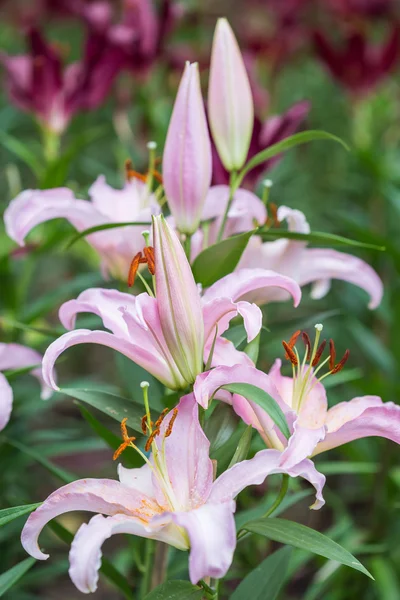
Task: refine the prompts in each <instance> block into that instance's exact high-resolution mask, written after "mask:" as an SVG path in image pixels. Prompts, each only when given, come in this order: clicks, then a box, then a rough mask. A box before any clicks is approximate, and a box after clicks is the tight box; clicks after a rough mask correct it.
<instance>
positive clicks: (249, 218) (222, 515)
mask: <svg viewBox="0 0 400 600" xmlns="http://www.w3.org/2000/svg"><path fill="white" fill-rule="evenodd" d="M207 114H208V119H207V116H206V111H205V108H204V105H203V101H202V95H201V90H200V81H199V72H198V67H197V65H196V64H187V65H186V67H185V71H184V74H183V77H182V81H181V84H180V87H179V91H178V95H177V98H176V102H175V106H174V109H173V112H172V117H171V121H170V125H169V130H168V133H167V137H166V143H165V149H164V156H163V176H162V178H161V177H160V175H159V173H158V172H156V171H154V168H153V167H154V164H150V166H149V171H148V173H147V174H146V175H145V176H143V175H140V174H137V173H135V172H134V171H133V170H132V169H131V168H130V166H129V165H128V171H127V173H128V181H127V183H126V185H125V187H124V189H123V190H114V189H112V188H110V187H109V186H108V185H107V184H106V183H105V181H104V179H103V178H100V179H99V180H97V182H96V183H95V184H94V186H92V188H91V190H90V196H91V200H92V202H88V201H85V200H80V199H76V198H75V197H74V196H73V194H72V193H71V192H70V191H69V190H67V189H58V190H47V191H45V192H43V191H37V190H36V191H32V190H28V191H25V192H23V193H22V194H20V195H19V197H18V198H16V199H15V200H14V201H13V202H12V203H11V204H10V206H9V208H8V209H7V211H6V215H5V223H6V228H7V231H8V234H9V235H10V237H12V238H13V239H14V240H16V241H17V242H18V243H20V244H23V243H24V239H25V237H26V235H27V234H28V233H29V231H30V230H31V229H32V228H33V227H34V226H35V225H37V224H39V223H42V222H44V221H47V220H49V219H51V218H57V217H64V218H66V219H68V220H69V221H70V222H71V223H72V225H73V226H74V227H75V228H76V229H77V230H78V231H81V232H84V231H85V229H87V228H91V227H96V228H98V226H100V225H102V224H106V225H107V227H108V229H104V230H96V231H94V232H91V233H90V234H89V237H88V241H89V243H90V244H91V245H92V246H93V247H94V248H95V249H96V250H97V252H98V253H99V255H100V257H101V260H102V267H103V271H104V273H107V275H108V276H109V275H111V276H114V277H119V278H121V279H125V280H126V279H129V284H130V285H131V286H133V285H134V284H135V283H137V282H138V280H139V281H141V282H142V284H143V286H144V288H142V289H144V290H145V291H140V290H139V289H138V287H133V290H132V291H133V293H130V291H129V290H128V291H127V292H122V291H117V290H114V289H103V288H93V289H87V290H85V291H83V292H82V293H81V294H80V295H79V296H78V297H77V298H76V299H71V300H69V301H67V302H65V303H64V304H63V305H62V306H61V307H60V310H59V317H60V321H61V323H62V324H63V326H64V327H65V328H66V329H67V330H68V331H67V332H66V333H64V334H63V335H61V336H60V337H59V338H58V339H56V340H55V341H54V342H53V343H52V344H50V346H49V347H48V348H47V350H46V352H45V354H44V356H43V361H42V377H43V382H44V385H45V386H46V387H45V390H48V389H53V390H58V387H57V382H56V379H55V376H54V365H55V362H56V360H57V359H58V357H59V356H60V355H61V354H62V353H63V352H64V351H65V350H67V349H68V348H70V347H72V346H75V345H78V344H100V345H103V346H108V347H109V348H112V349H113V350H116V351H118V352H120V353H122V354H123V355H125V356H126V357H128V358H129V359H130V360H132V361H133V362H134V363H136V364H137V365H139V366H141V367H142V368H144V369H145V370H146V371H147V372H148V373H149V374H151V375H152V376H153V377H155V378H156V379H158V380H159V381H160V382H161V383H162V384H163V385H164V386H165V387H166V388H167V390H169V391H174V392H177V394H178V396H179V398H180V399H179V400H178V403H177V405H176V406H175V407H173V408H172V409H170V410H168V409H165V410H164V411H162V412H161V414H159V415H157V418H155V419H154V420H153V419H152V415H151V414H150V409H149V397H148V395H149V393H150V394H151V389H150V391H149V389H148V388H149V384H148V383H146V382H142V388H143V397H144V408H145V415H144V417H143V420H142V432H143V436H142V437H141V439H139V440H136V438H135V437H134V436H133V435H131V434H130V432H129V431H128V425H129V422H128V423H127V420H126V419H124V420H123V421H122V423H121V433H122V444H121V446H120V447H119V448H118V450H117V451H116V452H115V454H114V458H115V459H116V460H117V459H119V458H120V456H121V455H122V454H123V452H124V450H125V449H126V448H128V447H130V448H133V449H134V450H135V451H136V452H137V453H138V454H139V455H140V456H141V457H142V459H143V462H144V464H143V466H142V467H141V468H137V469H126V468H124V467H123V466H122V465H119V466H118V475H119V481H114V480H109V479H82V480H79V481H75V482H73V483H70V484H68V485H66V486H64V487H62V488H61V489H59V490H57V491H55V492H53V493H52V494H51V495H50V496H49V497H48V498H47V499H46V500H45V501H44V502H43V504H42V505H41V506H40V507H39V508H38V509H37V510H35V511H34V512H33V513H32V514H31V516H30V517H29V518H28V521H27V523H26V525H25V527H24V529H23V532H22V544H23V546H24V548H25V550H26V551H27V552H28V553H29V554H31V556H33V557H35V558H36V559H38V560H45V559H46V558H48V554H45V553H44V552H42V550H41V549H40V548H39V546H38V536H39V534H40V532H41V530H42V529H43V527H44V526H45V525H46V524H47V523H48V522H49V521H50V520H51V519H53V518H55V517H57V516H59V515H61V514H63V513H66V512H70V511H75V510H79V511H89V512H92V513H96V515H95V516H94V517H93V518H92V519H91V520H90V521H89V523H88V524H83V525H82V526H81V527H80V528H79V530H78V532H77V533H76V535H75V538H74V541H73V543H72V546H71V551H70V576H71V579H72V581H73V582H74V584H75V585H76V587H77V588H78V589H79V590H80V591H82V592H83V593H89V592H93V591H95V590H96V587H97V580H98V570H99V567H100V564H101V547H102V544H103V543H104V542H105V540H107V539H108V538H110V537H111V536H112V535H113V534H117V533H129V534H132V535H136V536H140V537H146V538H149V539H152V540H159V541H161V542H165V543H168V544H170V545H172V546H174V547H175V548H178V549H180V550H189V552H190V556H189V574H190V579H191V581H192V583H197V582H198V581H200V580H202V579H203V578H207V577H212V578H216V579H218V578H221V577H223V576H224V575H225V574H226V573H227V571H228V569H229V567H230V565H231V562H232V560H233V554H234V551H235V547H236V541H237V535H236V529H235V521H234V513H235V510H236V504H235V499H236V497H237V496H238V494H239V493H240V492H241V491H242V490H243V489H244V488H246V487H247V486H250V485H257V484H261V483H263V482H264V481H265V479H266V478H267V477H268V476H269V475H270V474H273V473H281V474H285V475H287V476H290V477H301V478H303V479H305V480H306V481H308V482H309V483H311V484H312V485H313V486H314V488H315V502H314V503H313V504H312V506H311V508H313V509H319V508H321V507H322V506H323V504H324V499H323V496H322V490H323V486H324V483H325V477H324V476H323V475H322V474H321V473H319V472H318V471H317V469H316V467H315V466H314V463H313V461H312V460H311V459H312V458H313V457H314V456H315V455H317V454H319V453H321V452H323V451H326V450H329V449H331V448H335V447H337V446H339V445H341V444H343V443H346V442H349V441H352V440H354V439H357V438H360V437H367V436H381V437H385V438H388V439H390V440H392V441H394V442H396V443H398V444H399V443H400V408H399V407H398V406H396V405H395V404H393V403H391V402H389V403H383V402H382V400H381V399H380V398H378V397H375V396H364V397H361V398H354V399H353V400H351V401H350V402H347V403H346V402H345V403H341V404H339V405H337V406H335V407H333V408H331V409H328V401H327V396H326V391H325V388H324V386H323V383H322V382H323V381H324V379H325V378H326V377H327V376H328V375H329V376H332V377H334V376H335V375H336V373H338V372H339V371H340V370H341V369H342V368H343V367H344V365H345V363H346V361H347V359H348V356H349V353H348V352H346V353H345V354H344V356H343V357H342V358H341V359H337V357H336V348H335V344H334V342H333V341H332V340H331V341H330V343H329V354H328V356H326V357H325V358H324V352H325V349H326V342H325V341H322V342H321V333H322V330H323V328H322V325H320V324H317V325H316V337H315V341H314V342H312V340H311V338H310V336H309V335H308V333H307V332H301V331H297V332H296V333H295V334H293V336H292V337H291V338H290V339H289V341H284V342H283V348H284V356H285V358H286V360H287V361H288V362H289V364H290V365H291V367H292V377H287V376H284V375H281V361H280V359H279V358H278V359H277V360H276V361H275V363H274V364H273V367H272V369H271V370H270V372H269V373H268V374H267V373H264V372H262V371H260V370H258V369H257V367H256V364H255V362H254V360H253V359H252V358H251V356H249V353H246V352H244V351H243V352H242V351H240V350H238V349H237V348H236V347H235V345H234V344H233V343H232V342H231V341H230V340H229V339H228V337H227V336H226V334H227V331H228V329H229V326H230V322H231V320H232V319H234V318H239V319H241V320H242V321H243V324H244V329H245V331H246V337H247V342H248V343H251V342H254V341H256V340H257V338H258V336H259V334H260V331H261V328H262V318H263V315H262V312H261V309H260V306H262V305H264V304H266V303H269V302H277V301H284V300H286V299H287V298H288V297H291V298H292V300H293V303H294V305H295V307H296V306H297V305H298V304H299V302H300V300H301V286H304V285H307V284H309V283H312V284H313V292H312V293H313V296H314V298H320V297H322V296H323V295H324V294H326V293H328V291H329V287H330V282H331V280H332V279H342V280H344V281H347V282H350V283H352V284H355V285H358V286H359V287H361V288H363V289H364V290H365V291H366V292H367V293H368V294H369V297H370V304H369V306H370V308H376V307H377V306H378V305H379V303H380V301H381V298H382V293H383V288H382V283H381V280H380V278H379V276H378V275H377V274H376V273H375V271H374V270H373V269H372V268H371V267H370V266H369V265H367V264H366V263H364V262H363V261H361V260H360V259H359V258H356V257H352V256H349V255H347V254H343V253H340V252H336V251H333V250H322V249H314V248H313V249H310V248H307V247H306V241H305V240H296V239H293V240H292V239H280V240H277V241H274V242H263V240H262V235H261V233H262V231H261V233H260V232H258V233H260V235H257V233H256V234H255V235H253V236H251V233H252V232H253V233H254V231H253V230H255V229H257V227H259V226H262V227H265V226H266V227H270V226H271V223H272V224H273V225H274V226H275V227H279V226H280V225H281V223H282V222H284V221H287V223H288V229H289V232H290V233H298V234H302V235H306V234H307V233H309V231H310V229H309V225H308V223H307V221H306V218H305V216H304V215H303V214H302V213H301V212H299V211H297V210H293V209H290V208H288V207H285V206H281V207H279V209H278V208H277V207H274V206H271V205H270V215H268V210H267V206H266V205H265V203H263V202H262V201H261V200H260V199H259V198H258V197H257V196H256V195H255V194H253V193H252V192H250V191H248V190H244V189H241V188H240V187H238V185H236V184H237V181H238V179H237V177H238V176H239V175H238V173H239V172H240V170H241V169H243V167H244V165H245V163H246V160H247V157H248V155H249V149H250V146H251V140H252V136H253V133H254V131H253V125H254V106H253V96H252V90H251V85H250V81H249V78H248V75H247V71H246V67H245V63H244V60H243V58H242V56H241V53H240V50H239V46H238V44H237V41H236V39H235V37H234V34H233V32H232V29H231V28H230V26H229V24H228V22H227V21H226V20H225V19H221V20H220V21H219V22H218V24H217V28H216V33H215V37H214V42H213V50H212V56H211V67H210V80H209V89H208V107H207ZM208 125H209V127H208ZM209 128H210V130H211V135H212V138H213V143H214V145H215V148H216V150H217V152H218V156H219V160H220V161H221V163H222V164H223V166H224V168H225V170H226V171H227V172H229V174H230V184H229V185H218V186H211V181H212V176H213V169H212V146H211V139H210V133H209ZM151 149H152V150H154V148H153V147H152V148H151ZM153 162H154V161H153ZM155 181H156V182H157V184H158V187H157V188H156V189H155V190H153V187H152V186H153V184H154V183H155ZM161 186H162V187H161ZM164 196H165V198H164ZM160 200H162V201H161V202H160ZM166 204H167V206H168V208H169V213H170V214H167V213H166V217H165V216H164V214H163V212H164V210H165V206H166ZM124 221H125V222H127V223H129V226H128V227H125V228H123V229H122V232H123V233H122V234H121V229H120V226H121V222H124ZM113 223H114V224H115V225H118V226H119V227H118V228H117V227H115V228H114V229H112V228H110V225H112V224H113ZM132 223H133V224H132ZM146 223H148V224H149V225H150V224H151V231H147V230H146V231H143V228H144V227H145V224H146ZM241 232H247V233H248V234H249V239H250V242H249V244H248V246H247V248H246V249H245V250H244V252H243V253H242V255H241V257H238V260H237V263H238V264H237V267H236V270H235V271H234V272H231V273H228V274H226V275H225V276H223V277H220V278H219V279H217V280H216V281H214V282H213V283H212V284H211V285H208V286H205V288H204V289H202V287H201V286H200V285H199V284H198V283H197V281H196V279H195V277H194V272H195V269H194V268H193V264H192V263H193V260H196V259H197V258H198V257H201V255H202V254H203V252H204V251H205V250H206V251H207V252H208V253H210V249H209V247H210V246H212V245H214V253H215V258H214V260H215V261H216V262H218V261H219V260H220V257H219V255H218V252H219V251H220V249H221V245H222V246H223V243H224V240H230V241H232V236H233V235H235V234H238V233H241ZM125 234H126V235H125ZM289 237H290V236H289ZM211 251H212V250H211ZM203 257H204V254H203ZM239 259H240V260H239ZM146 270H147V271H148V273H147V272H146ZM81 313H93V314H95V315H97V316H98V317H100V319H101V320H102V323H103V326H104V329H99V330H95V331H93V330H90V329H81V328H77V329H76V328H75V325H76V320H77V317H78V315H80V314H81ZM300 340H302V343H303V345H304V355H303V356H301V351H300V350H299V349H298V344H299V342H300ZM21 352H22V350H21ZM20 358H21V360H22V354H20ZM29 360H31V358H30V357H29V358H27V359H26V360H25V358H24V361H23V362H21V363H20V364H18V365H17V366H24V365H26V362H27V361H28V362H29ZM32 360H37V357H36V355H35V357H33V356H32ZM1 365H2V363H1V361H0V366H1ZM14 366H15V365H14ZM3 368H9V367H7V366H4V365H3ZM324 369H325V371H324ZM34 374H36V372H35V371H34ZM0 383H1V381H0ZM233 384H235V385H238V384H241V385H242V388H241V389H242V390H246V385H247V386H248V385H250V386H252V387H253V388H254V387H255V388H258V389H259V390H260V391H261V392H262V393H264V394H266V395H268V396H269V398H270V399H271V401H272V402H273V403H274V406H275V408H276V411H275V413H276V414H278V415H280V418H279V419H278V422H277V420H276V419H274V418H273V416H271V414H270V412H269V411H268V410H266V408H265V407H263V406H261V405H260V404H259V403H258V402H256V401H255V400H254V398H247V397H246V393H245V391H243V392H242V393H237V392H231V391H229V389H227V388H229V386H232V385H233ZM243 384H244V387H243ZM6 391H7V390H6ZM8 393H9V392H8ZM214 399H216V400H220V401H223V402H225V403H227V404H228V405H230V406H232V410H234V411H235V413H236V414H237V415H238V416H239V417H240V418H241V419H242V420H243V421H244V423H246V424H248V425H251V426H252V427H253V428H254V429H256V430H257V432H258V433H259V434H260V437H261V440H262V441H263V442H264V443H265V446H266V448H265V449H263V450H260V451H258V452H256V453H254V451H253V452H252V455H251V456H250V458H249V459H247V458H246V457H245V459H243V460H240V461H239V462H236V463H235V464H232V465H231V466H230V468H228V469H227V470H225V471H224V472H223V473H222V474H220V475H219V476H218V477H216V469H215V465H214V464H213V461H212V460H211V458H210V443H209V440H208V439H207V437H206V435H205V433H204V430H203V428H202V426H201V420H200V419H199V412H200V410H201V414H202V417H203V416H204V414H203V413H204V410H205V411H207V410H208V408H209V406H210V403H211V402H212V401H213V400H214ZM5 407H6V408H5V411H4V415H5V416H4V418H3V424H4V425H5V423H6V421H7V420H8V417H9V412H10V401H9V396H8V400H7V396H6V402H5ZM210 413H211V414H210ZM206 415H207V418H209V419H213V418H214V416H213V414H212V412H211V411H209V412H206ZM246 456H247V455H246ZM242 458H243V457H242ZM233 462H235V461H233Z"/></svg>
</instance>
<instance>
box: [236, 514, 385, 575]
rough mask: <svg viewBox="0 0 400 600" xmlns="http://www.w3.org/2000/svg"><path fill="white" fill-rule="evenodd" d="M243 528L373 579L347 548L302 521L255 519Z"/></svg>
mask: <svg viewBox="0 0 400 600" xmlns="http://www.w3.org/2000/svg"><path fill="white" fill-rule="evenodd" d="M243 529H245V530H246V531H250V532H251V533H257V534H259V535H263V536H265V537H267V538H268V539H270V540H274V541H275V542H280V543H282V544H289V545H290V546H294V547H295V548H301V549H302V550H308V551H309V552H313V553H314V554H319V555H320V556H324V557H325V558H329V559H330V560H334V561H336V562H339V563H341V564H342V565H346V566H348V567H351V568H352V569H355V570H356V571H360V572H361V573H364V575H367V576H368V577H370V578H371V579H373V577H372V575H371V573H369V571H367V569H366V568H365V567H364V566H363V565H362V564H361V563H360V561H358V560H357V559H356V558H355V557H354V556H353V555H352V554H350V552H348V551H347V550H345V548H342V546H340V545H339V544H337V543H336V542H334V541H332V540H331V539H329V538H328V537H326V535H323V534H322V533H319V531H315V530H314V529H310V527H306V526H305V525H301V524H300V523H294V522H293V521H287V520H286V519H276V518H268V519H256V520H255V521H250V522H249V523H246V524H245V525H244V526H243Z"/></svg>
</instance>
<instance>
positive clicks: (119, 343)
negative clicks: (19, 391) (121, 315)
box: [42, 329, 175, 390]
mask: <svg viewBox="0 0 400 600" xmlns="http://www.w3.org/2000/svg"><path fill="white" fill-rule="evenodd" d="M78 344H101V345H102V346H107V347H108V348H112V349H113V350H117V351H118V352H121V354H124V355H125V356H127V357H128V358H130V359H131V360H133V362H135V363H137V364H138V365H139V366H141V367H143V368H144V369H146V370H147V371H149V373H151V374H152V375H154V376H155V377H157V379H159V380H160V381H161V382H162V383H164V384H165V385H166V386H167V387H169V388H171V389H175V381H174V380H173V379H172V375H171V371H170V369H169V366H168V364H167V363H166V361H165V360H164V359H163V357H162V356H161V355H155V354H154V352H153V353H152V352H149V351H148V350H146V349H145V348H143V346H142V345H141V340H140V339H139V340H137V344H133V343H132V342H129V341H128V340H126V339H124V338H120V337H117V336H116V335H113V334H112V333H108V332H107V331H90V330H89V329H76V330H75V331H70V332H69V333H65V334H64V335H62V336H61V337H59V338H58V339H57V340H55V341H54V342H53V343H52V344H50V346H49V347H48V348H47V350H46V352H45V355H44V357H43V363H42V364H43V379H44V381H45V382H46V384H47V385H49V386H50V387H52V388H53V389H55V390H58V389H59V388H58V386H57V384H56V382H55V378H54V373H53V369H54V364H55V362H56V360H57V358H58V357H59V356H60V354H62V353H63V352H64V350H66V349H67V348H71V346H76V345H78Z"/></svg>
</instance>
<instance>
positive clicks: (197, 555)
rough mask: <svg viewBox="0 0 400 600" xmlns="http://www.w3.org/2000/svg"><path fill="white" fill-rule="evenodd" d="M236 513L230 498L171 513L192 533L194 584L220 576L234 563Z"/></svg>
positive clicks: (190, 568) (191, 569)
mask: <svg viewBox="0 0 400 600" xmlns="http://www.w3.org/2000/svg"><path fill="white" fill-rule="evenodd" d="M234 512H235V502H232V500H228V501H227V502H221V503H218V504H213V503H207V504H204V505H203V506H200V507H199V508H196V509H194V510H190V511H187V512H181V513H174V514H172V515H171V516H172V519H173V521H174V523H176V524H177V525H179V526H180V527H183V528H184V529H186V531H187V533H188V535H189V539H190V557H189V575H190V581H191V582H192V583H193V584H195V583H197V582H198V581H199V580H200V579H203V578H204V577H215V578H216V579H220V578H221V577H224V575H225V574H226V572H227V571H228V569H229V567H230V566H231V563H232V559H233V553H234V551H235V547H236V528H235V520H234V518H233V513H234Z"/></svg>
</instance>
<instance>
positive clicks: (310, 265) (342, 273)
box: [238, 206, 383, 309]
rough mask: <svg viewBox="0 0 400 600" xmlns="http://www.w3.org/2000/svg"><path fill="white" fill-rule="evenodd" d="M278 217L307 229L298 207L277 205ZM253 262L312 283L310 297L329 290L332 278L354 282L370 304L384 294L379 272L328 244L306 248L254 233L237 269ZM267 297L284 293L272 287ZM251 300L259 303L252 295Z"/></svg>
mask: <svg viewBox="0 0 400 600" xmlns="http://www.w3.org/2000/svg"><path fill="white" fill-rule="evenodd" d="M277 218H278V221H287V223H288V230H289V231H296V232H299V233H310V226H309V224H308V222H307V220H306V217H305V215H304V214H303V213H302V212H300V211H299V210H294V209H291V208H288V207H287V206H280V207H279V208H278V212H277ZM253 266H257V267H263V268H265V269H273V270H274V271H276V272H277V273H281V274H282V275H287V276H288V277H292V278H293V279H294V280H295V281H297V283H298V284H299V285H300V286H301V287H302V286H303V285H307V284H309V283H312V284H313V285H312V291H311V297H312V298H314V299H320V298H323V297H324V296H325V295H326V294H327V293H328V291H329V289H330V285H331V280H332V279H340V280H342V281H348V282H349V283H352V284H354V285H357V286H358V287H360V288H361V289H363V290H365V291H366V292H367V294H369V297H370V301H369V308H371V309H374V308H376V307H377V306H379V304H380V302H381V300H382V295H383V284H382V281H381V279H380V277H379V275H378V274H377V273H376V272H375V271H374V269H373V268H372V267H370V266H369V265H368V264H367V263H366V262H364V261H363V260H361V259H360V258H357V257H356V256H352V255H351V254H346V253H344V252H338V251H337V250H331V249H328V248H326V249H325V248H307V242H301V241H298V240H289V239H280V240H276V241H274V242H265V243H263V242H262V240H261V238H260V237H258V236H253V237H252V238H251V239H250V241H249V244H248V246H247V248H246V250H245V251H244V253H243V255H242V258H241V261H240V263H239V265H238V269H241V268H252V267H253ZM270 294H271V295H270V296H269V300H270V301H280V300H282V299H285V297H286V296H285V294H284V293H281V292H280V291H277V290H273V291H271V292H270ZM253 302H256V303H257V304H260V302H258V299H257V298H255V299H254V297H253Z"/></svg>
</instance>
